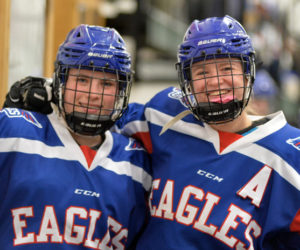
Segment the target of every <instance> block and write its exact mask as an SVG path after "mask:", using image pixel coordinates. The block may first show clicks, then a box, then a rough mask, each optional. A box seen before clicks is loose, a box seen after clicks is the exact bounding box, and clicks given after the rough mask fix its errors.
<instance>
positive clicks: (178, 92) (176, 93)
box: [168, 88, 188, 108]
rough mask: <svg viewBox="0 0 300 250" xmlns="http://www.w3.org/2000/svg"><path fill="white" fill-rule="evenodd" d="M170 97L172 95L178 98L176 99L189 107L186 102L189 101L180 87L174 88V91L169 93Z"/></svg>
mask: <svg viewBox="0 0 300 250" xmlns="http://www.w3.org/2000/svg"><path fill="white" fill-rule="evenodd" d="M168 97H170V98H172V99H176V100H178V101H180V102H181V104H182V105H183V106H185V107H186V108H187V107H188V106H187V105H186V103H187V101H186V97H185V96H183V94H182V92H181V90H180V89H178V88H173V89H172V91H171V92H170V93H169V94H168Z"/></svg>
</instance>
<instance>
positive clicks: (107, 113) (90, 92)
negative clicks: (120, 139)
mask: <svg viewBox="0 0 300 250" xmlns="http://www.w3.org/2000/svg"><path fill="white" fill-rule="evenodd" d="M60 67H61V68H60V69H58V70H57V76H56V80H58V81H59V82H60V83H59V84H58V86H59V90H58V91H59V109H60V112H61V113H62V114H63V115H64V117H65V120H66V123H67V124H68V126H69V128H70V129H71V130H72V131H74V132H75V133H79V134H83V135H97V134H103V133H104V132H105V131H106V130H108V129H110V127H111V126H112V125H113V124H114V122H115V121H116V120H117V119H119V118H120V117H121V116H122V114H123V112H124V111H125V109H126V108H127V105H128V100H129V94H130V89H131V80H132V75H131V73H127V72H121V71H119V70H113V69H107V68H104V67H96V66H94V67H80V66H79V67H74V66H68V65H60Z"/></svg>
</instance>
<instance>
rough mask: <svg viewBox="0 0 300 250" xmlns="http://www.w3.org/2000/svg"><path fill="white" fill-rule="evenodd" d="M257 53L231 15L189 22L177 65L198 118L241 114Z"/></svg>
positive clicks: (211, 119)
mask: <svg viewBox="0 0 300 250" xmlns="http://www.w3.org/2000/svg"><path fill="white" fill-rule="evenodd" d="M254 55H255V52H254V49H253V47H252V44H251V41H250V38H249V37H248V35H247V34H246V32H245V30H244V29H243V27H242V26H241V25H240V24H239V23H238V22H237V21H236V20H235V19H233V18H231V17H229V16H225V17H224V18H207V19H204V20H203V21H198V20H195V21H194V22H193V23H192V24H191V25H190V27H189V28H188V30H187V32H186V34H185V37H184V41H183V43H182V44H181V45H180V47H179V51H178V63H177V65H176V67H177V71H178V75H179V82H180V87H181V90H182V92H183V95H184V98H185V99H186V102H187V105H188V107H189V108H190V110H191V111H192V112H193V114H194V116H195V117H196V118H197V119H199V120H201V121H204V122H206V123H209V124H220V123H226V122H229V121H232V120H234V119H235V118H237V117H238V116H239V115H240V114H241V113H242V111H243V110H244V108H245V107H246V106H247V104H248V101H249V98H250V96H251V91H252V85H253V82H254V78H255V56H254ZM221 65H226V68H224V67H225V66H221ZM235 65H239V66H238V68H239V70H235V69H236V67H237V66H235ZM195 71H196V72H197V71H198V72H200V73H197V74H196V75H195V74H194V73H193V72H195ZM212 72H213V73H212ZM224 79H225V80H224ZM212 81H213V82H214V83H213V84H212V83H211V82H212ZM223 81H225V82H226V84H223V83H222V82H223ZM199 84H200V85H201V86H202V87H201V88H199Z"/></svg>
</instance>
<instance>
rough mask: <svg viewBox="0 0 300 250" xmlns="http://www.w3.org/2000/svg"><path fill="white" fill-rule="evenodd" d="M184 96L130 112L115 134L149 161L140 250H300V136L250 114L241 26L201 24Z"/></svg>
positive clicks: (188, 46) (249, 72)
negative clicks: (129, 139)
mask: <svg viewBox="0 0 300 250" xmlns="http://www.w3.org/2000/svg"><path fill="white" fill-rule="evenodd" d="M177 69H178V73H179V77H180V88H181V90H179V89H177V88H168V89H166V90H164V91H162V92H160V93H158V94H157V95H156V96H154V97H153V98H152V99H151V100H150V101H149V102H148V103H147V104H146V105H139V104H131V105H129V109H128V110H127V111H126V112H125V114H124V115H123V116H122V118H121V119H120V120H119V121H118V122H117V127H116V128H115V129H116V131H118V132H120V133H123V134H126V135H131V136H135V137H137V138H139V139H140V140H141V141H143V143H144V145H145V147H146V148H147V151H148V152H149V153H150V156H151V160H152V161H151V163H152V171H153V181H152V188H151V193H150V196H149V200H148V204H149V209H150V212H151V218H150V220H149V223H148V224H147V227H146V229H145V231H144V232H143V234H142V236H141V238H140V239H139V241H138V245H137V249H143V250H144V249H300V235H299V234H300V210H299V209H300V175H299V173H300V131H299V130H298V129H296V128H294V127H292V126H290V125H289V124H288V123H287V122H286V119H285V117H284V115H283V113H282V112H277V113H274V114H270V115H266V116H264V117H263V118H261V117H257V116H250V115H248V114H247V113H246V109H245V108H246V107H247V104H248V102H249V98H250V96H251V91H252V87H253V83H254V79H255V51H254V49H253V47H252V44H251V40H250V38H249V36H248V35H247V33H246V31H245V30H244V28H243V27H242V25H241V24H240V23H238V22H237V21H236V20H235V19H233V18H231V17H229V16H225V17H221V18H219V17H212V18H207V19H204V20H200V21H198V20H195V21H194V22H192V24H191V25H190V27H189V28H188V29H187V31H186V34H185V36H184V39H183V42H182V44H181V45H180V47H179V51H178V64H177Z"/></svg>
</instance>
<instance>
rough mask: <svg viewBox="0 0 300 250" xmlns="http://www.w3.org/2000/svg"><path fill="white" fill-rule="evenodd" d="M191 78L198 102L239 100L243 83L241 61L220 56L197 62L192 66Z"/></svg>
mask: <svg viewBox="0 0 300 250" xmlns="http://www.w3.org/2000/svg"><path fill="white" fill-rule="evenodd" d="M192 80H193V88H194V93H195V97H196V99H197V101H198V102H206V103H207V102H210V103H211V102H215V103H228V102H230V101H232V100H234V99H237V100H241V99H242V98H243V94H244V87H246V86H244V85H247V83H246V82H248V81H246V79H245V77H244V75H243V67H242V63H241V61H240V60H239V59H233V58H231V59H230V58H220V59H211V60H206V61H205V62H204V61H200V62H197V63H195V64H193V66H192Z"/></svg>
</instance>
